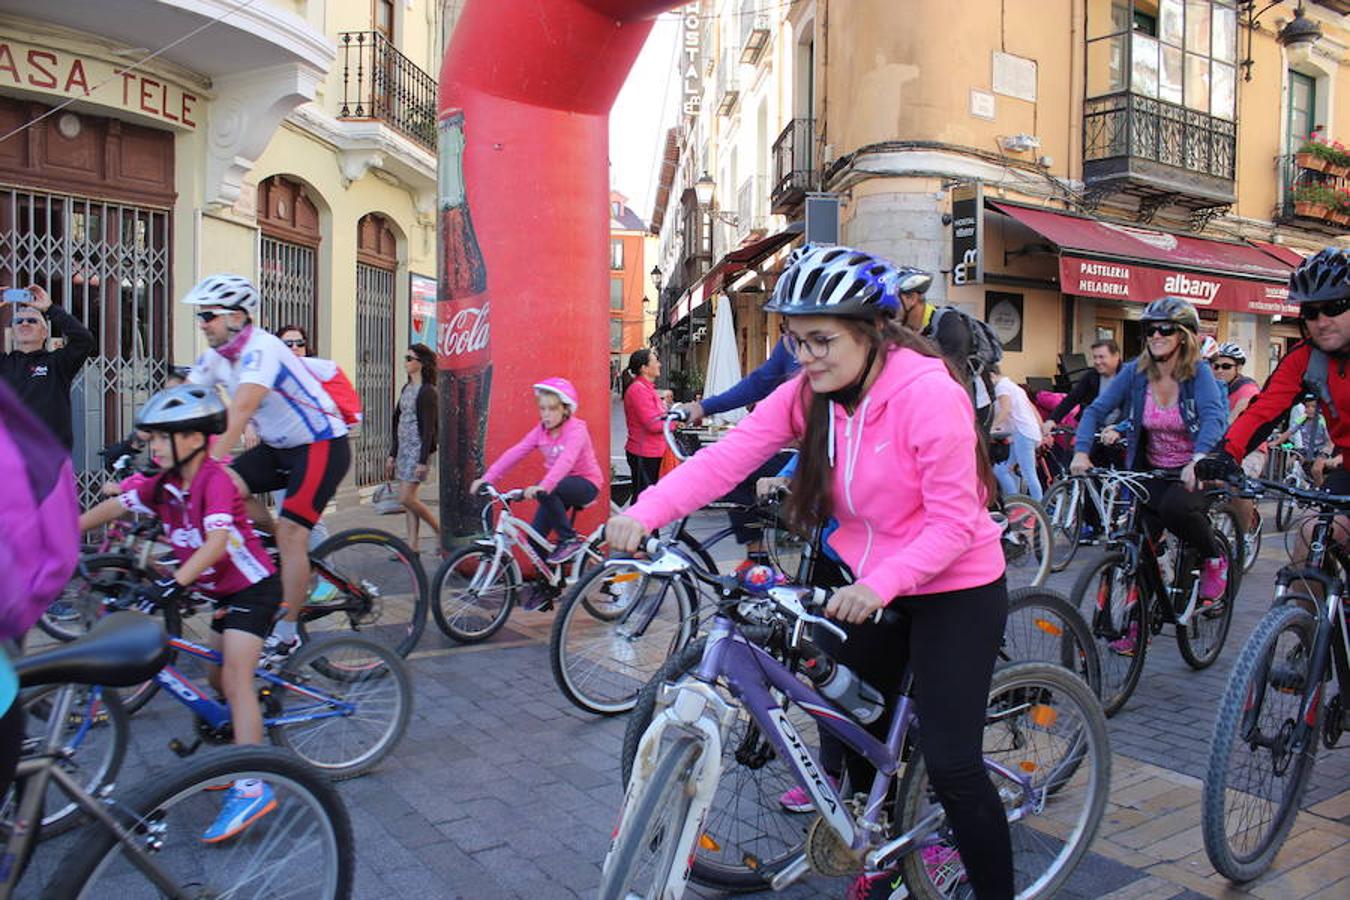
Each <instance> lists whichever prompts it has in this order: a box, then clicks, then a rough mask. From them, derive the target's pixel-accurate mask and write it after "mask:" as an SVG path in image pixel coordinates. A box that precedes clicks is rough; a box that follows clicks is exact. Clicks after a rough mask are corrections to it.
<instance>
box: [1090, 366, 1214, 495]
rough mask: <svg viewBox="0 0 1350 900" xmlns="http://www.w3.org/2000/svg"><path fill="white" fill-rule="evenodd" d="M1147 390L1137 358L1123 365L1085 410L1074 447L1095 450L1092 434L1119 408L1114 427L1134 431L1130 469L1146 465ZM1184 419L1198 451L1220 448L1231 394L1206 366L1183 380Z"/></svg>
mask: <svg viewBox="0 0 1350 900" xmlns="http://www.w3.org/2000/svg"><path fill="white" fill-rule="evenodd" d="M1147 390H1148V376H1147V375H1145V374H1144V373H1143V372H1141V371H1140V370H1139V366H1138V364H1137V360H1131V361H1129V362H1127V363H1125V364H1124V365H1122V366H1121V367H1120V372H1119V373H1118V374H1117V375H1116V377H1115V379H1113V380H1112V382H1111V384H1110V386H1109V387H1107V389H1106V390H1105V391H1104V392H1103V393H1102V394H1101V395H1100V396H1098V397H1097V399H1096V400H1094V401H1092V404H1091V405H1090V406H1088V408H1087V409H1085V410H1084V411H1083V415H1082V418H1081V420H1080V421H1079V423H1078V431H1077V432H1075V433H1074V447H1073V448H1074V450H1076V451H1078V452H1079V453H1087V452H1088V451H1089V450H1091V449H1092V440H1093V435H1095V434H1096V433H1097V431H1098V430H1099V429H1100V428H1101V422H1102V420H1103V419H1104V418H1105V417H1106V414H1107V413H1109V412H1111V411H1112V410H1115V409H1118V410H1120V413H1121V421H1119V422H1117V423H1116V424H1115V425H1114V426H1113V427H1114V428H1115V429H1116V430H1118V431H1127V432H1131V438H1130V444H1129V449H1128V451H1127V452H1126V455H1125V465H1126V467H1127V468H1130V469H1136V468H1143V467H1144V466H1140V465H1138V464H1137V462H1136V461H1137V460H1139V459H1142V457H1140V455H1139V453H1140V450H1141V448H1142V447H1143V446H1144V441H1145V440H1146V439H1145V437H1144V434H1143V432H1144V392H1145V391H1147ZM1180 402H1181V419H1182V421H1183V422H1185V423H1186V430H1188V431H1189V432H1190V433H1191V440H1192V441H1193V442H1194V443H1195V452H1196V453H1211V452H1213V451H1214V450H1216V449H1218V447H1219V442H1220V441H1222V440H1223V433H1224V430H1225V429H1226V428H1227V427H1228V393H1227V391H1226V389H1225V388H1224V386H1223V385H1221V384H1220V383H1219V379H1217V378H1215V377H1214V373H1213V372H1212V371H1211V370H1210V368H1209V366H1207V365H1203V364H1202V365H1197V366H1196V367H1195V377H1194V378H1192V379H1189V380H1187V381H1183V382H1181V399H1180Z"/></svg>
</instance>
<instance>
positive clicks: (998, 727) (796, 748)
mask: <svg viewBox="0 0 1350 900" xmlns="http://www.w3.org/2000/svg"><path fill="white" fill-rule="evenodd" d="M648 553H649V555H650V556H651V557H652V558H651V560H650V561H639V560H620V561H615V563H614V564H616V565H620V566H625V567H631V568H637V569H639V570H641V571H644V572H646V573H649V574H659V575H662V576H666V577H669V576H671V575H677V574H685V573H687V574H688V575H689V576H690V577H692V578H694V579H696V580H697V581H699V582H700V583H702V584H704V585H707V586H708V587H710V588H712V590H713V592H714V593H715V598H716V607H717V608H716V614H715V617H714V618H713V621H712V625H711V628H710V630H709V633H708V637H707V639H706V642H704V643H703V644H702V645H701V647H700V645H697V644H696V645H693V646H691V648H689V649H690V651H694V650H695V649H696V648H697V650H698V653H699V657H698V659H697V660H693V659H690V658H688V654H687V655H686V659H685V660H681V661H672V662H673V665H669V666H668V667H667V669H666V670H665V675H666V676H667V677H670V676H675V680H674V681H673V683H658V682H655V681H654V683H653V685H652V686H651V687H652V689H654V690H655V691H656V692H657V700H656V705H655V714H654V715H653V716H652V717H651V718H650V720H649V721H650V724H649V725H647V726H646V727H645V728H641V727H640V726H639V725H638V720H636V719H635V720H634V722H633V726H630V729H629V733H628V734H627V735H626V736H625V747H624V771H625V774H626V775H627V776H628V778H627V791H626V794H625V797H624V803H623V810H622V814H621V816H620V819H619V824H618V827H617V828H616V829H615V832H614V839H613V841H612V843H611V845H610V850H609V853H608V855H607V856H606V859H605V866H604V872H603V876H602V884H601V889H600V896H601V897H602V898H606V900H608V898H620V897H622V898H629V897H661V898H667V897H679V896H680V895H681V894H682V893H683V891H684V889H685V887H686V886H687V884H688V882H689V880H691V878H692V879H693V880H695V881H697V882H698V883H699V884H701V885H705V886H708V887H713V888H717V889H719V890H731V891H746V890H757V889H765V888H772V889H775V890H781V889H782V888H785V887H786V886H788V885H789V884H791V883H793V882H794V881H797V880H799V879H800V878H802V877H804V876H805V875H807V874H808V873H812V872H814V873H816V874H820V875H826V876H831V877H842V876H850V875H856V874H859V873H863V872H868V873H875V872H880V871H885V870H888V869H890V868H892V867H893V866H895V865H897V864H898V865H899V866H900V868H901V871H902V874H903V878H904V882H905V884H906V885H907V886H908V888H909V890H910V892H911V894H913V895H914V896H917V897H924V898H940V897H941V898H945V897H952V896H969V895H970V888H969V885H968V884H966V883H964V881H963V880H962V876H963V870H961V869H960V865H959V862H957V863H955V864H954V865H951V864H944V865H943V866H940V867H934V866H932V865H931V864H927V863H926V862H925V859H924V857H925V856H927V857H929V859H930V860H931V858H932V856H933V853H932V852H931V851H930V853H928V854H921V853H919V852H916V851H920V850H923V849H925V848H938V849H939V850H940V851H942V853H941V855H942V857H943V859H944V860H946V861H947V862H948V863H950V861H951V860H952V859H953V858H954V857H956V854H955V853H952V852H951V848H952V838H951V835H950V832H949V829H948V826H947V823H946V818H945V815H944V813H943V811H942V808H941V806H940V805H939V804H938V803H937V801H936V800H935V799H934V797H933V796H932V793H931V791H930V789H929V786H928V780H927V777H926V775H925V766H924V763H923V760H922V758H921V757H920V755H919V754H917V753H911V750H912V747H911V742H912V732H911V727H912V726H917V724H918V721H917V716H916V713H915V709H914V705H913V698H912V696H911V693H910V688H911V687H912V679H910V678H908V677H907V678H906V687H905V688H904V689H903V690H902V693H901V695H900V697H899V699H898V701H897V703H896V706H895V712H894V714H893V717H892V719H891V722H890V725H889V729H888V731H887V740H886V741H885V742H882V741H880V740H878V739H877V738H875V737H873V736H872V735H871V734H870V733H868V731H867V730H866V729H865V728H864V727H863V726H862V725H861V724H859V723H858V721H857V720H856V719H854V718H853V717H852V716H851V715H850V714H848V713H847V712H845V711H842V710H841V709H840V708H839V707H838V706H836V705H835V704H834V703H832V702H831V701H830V700H828V699H826V698H825V697H824V696H823V695H822V694H821V693H820V692H818V691H817V690H816V688H815V687H814V686H813V685H812V683H811V680H810V679H809V674H810V672H808V668H810V670H811V671H813V672H818V671H820V660H821V659H822V657H823V654H822V653H821V651H820V650H819V649H818V648H816V647H815V646H814V644H813V641H812V635H813V631H814V630H815V629H821V630H826V631H832V632H834V633H835V634H836V636H839V637H841V638H842V637H843V634H844V633H843V631H842V629H839V628H838V626H836V625H834V624H833V623H832V622H830V621H828V620H826V619H824V618H823V617H821V616H820V615H819V612H818V610H819V608H820V606H821V604H822V603H823V601H824V600H825V599H826V597H827V594H826V593H825V592H824V591H823V590H821V589H818V588H817V589H806V588H798V587H789V586H781V587H773V588H770V589H768V590H766V591H763V592H750V591H748V590H746V589H745V588H744V587H743V586H742V585H741V584H740V583H739V582H738V581H737V580H736V579H735V578H734V577H720V576H717V575H714V574H711V573H709V572H707V571H705V570H703V569H702V568H701V567H700V566H698V565H697V564H696V563H694V562H692V561H691V560H690V558H689V557H688V556H686V555H684V554H682V553H681V552H680V551H679V550H678V549H677V548H675V547H672V546H669V545H662V544H661V543H660V542H651V543H649V546H648ZM825 659H826V660H827V661H828V657H825ZM807 660H814V661H816V665H815V666H811V667H808V666H806V665H805V662H806V661H807ZM681 669H683V671H681ZM663 681H664V679H663ZM989 697H990V700H989V714H988V722H987V725H986V731H985V738H984V748H985V764H986V766H987V768H988V770H989V774H990V778H991V780H992V781H993V782H994V784H995V786H996V787H997V789H998V791H999V794H1000V796H1001V797H1002V798H1003V801H1004V804H1005V807H1006V809H1007V813H1008V821H1009V826H1010V828H1011V832H1012V840H1013V853H1014V865H1015V869H1016V887H1017V896H1018V897H1021V898H1031V897H1048V896H1052V895H1053V894H1054V893H1055V891H1056V890H1058V889H1059V888H1060V887H1061V886H1062V885H1063V884H1064V882H1065V881H1066V880H1067V879H1068V878H1069V876H1070V875H1071V874H1072V872H1073V870H1074V868H1075V866H1076V865H1077V864H1078V862H1079V861H1080V860H1081V859H1082V857H1083V855H1084V854H1085V853H1086V852H1087V850H1088V847H1089V845H1090V844H1091V842H1092V839H1093V836H1094V835H1095V834H1096V832H1097V828H1098V825H1099V824H1100V822H1101V818H1102V814H1103V811H1104V809H1105V805H1106V798H1107V792H1108V788H1109V784H1110V747H1109V745H1108V740H1107V733H1106V720H1105V717H1104V716H1103V715H1102V712H1101V707H1100V705H1099V704H1098V702H1097V700H1096V698H1095V697H1094V696H1093V694H1092V692H1091V690H1089V689H1088V687H1087V686H1086V685H1085V684H1084V683H1083V682H1082V681H1081V680H1080V679H1079V678H1077V677H1075V676H1074V675H1073V674H1071V673H1070V672H1068V671H1067V670H1065V669H1063V668H1061V667H1059V666H1055V665H1048V664H1042V663H1014V664H1012V665H1009V666H1006V667H1004V668H1001V669H999V670H998V671H997V672H996V673H995V675H994V680H993V684H992V686H991V688H990V695H989ZM819 729H825V730H828V731H830V732H831V733H832V734H833V735H834V736H835V737H836V738H838V739H839V740H840V741H842V742H843V743H844V744H845V745H846V746H848V747H850V748H852V749H853V750H854V751H855V752H856V753H858V754H860V755H861V756H863V757H865V758H866V759H867V760H868V761H869V762H871V763H872V764H873V765H874V766H875V767H876V769H877V776H876V778H875V779H874V781H873V783H872V785H871V787H870V790H869V791H868V792H866V793H859V794H856V795H855V794H853V793H852V792H851V791H849V790H846V789H845V790H842V791H841V790H840V789H839V788H837V787H836V786H835V785H834V784H833V783H832V782H831V781H830V780H829V779H827V778H825V777H824V776H823V774H822V770H821V768H820V765H819V762H818V761H817V759H816V756H815V753H814V751H813V749H812V748H813V747H816V746H818V745H819V744H818V735H819ZM724 767H725V769H726V770H727V771H728V772H729V773H732V774H734V775H735V776H736V778H737V782H736V783H735V784H734V785H732V786H731V787H730V788H729V789H727V790H721V789H720V788H719V782H720V780H721V775H722V773H723V769H724ZM897 778H898V779H899V786H898V788H897V789H896V790H895V792H894V795H893V799H892V785H893V783H894V782H895V781H896V779H897ZM794 785H796V786H798V787H800V788H802V789H803V790H804V791H805V793H806V796H808V797H809V798H810V801H811V804H812V805H813V806H814V808H815V810H816V812H817V815H816V816H815V818H814V819H813V820H809V827H807V828H803V823H804V821H807V820H804V819H803V817H802V815H801V814H800V813H793V812H789V811H787V810H786V809H784V808H783V807H782V806H781V805H780V803H779V797H780V795H781V792H782V791H783V790H784V789H785V788H788V787H792V786H794Z"/></svg>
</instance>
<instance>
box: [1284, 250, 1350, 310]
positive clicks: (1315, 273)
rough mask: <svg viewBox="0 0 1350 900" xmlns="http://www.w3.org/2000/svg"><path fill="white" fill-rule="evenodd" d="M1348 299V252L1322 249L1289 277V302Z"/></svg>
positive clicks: (1349, 258) (1349, 274) (1349, 268)
mask: <svg viewBox="0 0 1350 900" xmlns="http://www.w3.org/2000/svg"><path fill="white" fill-rule="evenodd" d="M1347 297H1350V250H1345V249H1343V248H1340V247H1325V248H1323V249H1322V250H1319V251H1318V252H1317V253H1316V254H1315V255H1313V256H1310V257H1308V258H1307V259H1305V260H1304V261H1303V262H1301V263H1299V266H1298V268H1297V269H1295V270H1294V274H1293V275H1290V276H1289V301H1290V302H1291V303H1322V302H1324V301H1327V300H1344V299H1345V298H1347Z"/></svg>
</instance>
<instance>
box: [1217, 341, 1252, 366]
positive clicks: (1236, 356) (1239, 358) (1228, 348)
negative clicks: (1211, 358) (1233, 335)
mask: <svg viewBox="0 0 1350 900" xmlns="http://www.w3.org/2000/svg"><path fill="white" fill-rule="evenodd" d="M1214 355H1215V356H1226V357H1228V358H1229V359H1231V360H1232V361H1233V362H1235V363H1237V364H1238V365H1240V366H1241V365H1244V364H1246V362H1247V354H1245V353H1243V352H1242V348H1241V347H1239V346H1238V345H1237V344H1235V343H1233V342H1232V341H1228V342H1227V343H1225V344H1220V345H1219V349H1218V350H1217V351H1216V352H1215V354H1214Z"/></svg>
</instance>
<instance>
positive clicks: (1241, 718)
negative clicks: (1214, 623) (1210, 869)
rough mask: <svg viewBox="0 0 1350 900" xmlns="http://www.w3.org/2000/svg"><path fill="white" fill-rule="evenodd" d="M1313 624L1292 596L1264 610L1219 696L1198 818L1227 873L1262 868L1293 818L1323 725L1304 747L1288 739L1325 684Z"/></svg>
mask: <svg viewBox="0 0 1350 900" xmlns="http://www.w3.org/2000/svg"><path fill="white" fill-rule="evenodd" d="M1316 628H1317V625H1316V622H1315V621H1314V619H1313V617H1312V616H1311V615H1310V614H1309V613H1308V612H1307V611H1305V610H1303V609H1301V608H1299V606H1298V605H1297V604H1296V603H1294V602H1286V604H1285V605H1282V606H1276V607H1274V608H1273V609H1271V610H1270V611H1269V612H1267V613H1266V614H1265V616H1263V617H1262V619H1261V621H1260V622H1258V623H1257V625H1256V629H1255V630H1254V631H1253V632H1252V635H1251V637H1250V638H1248V639H1247V643H1246V644H1245V645H1244V646H1243V648H1242V652H1241V653H1239V654H1238V659H1237V663H1236V664H1235V665H1234V666H1233V672H1232V674H1231V675H1230V676H1229V679H1228V685H1227V687H1226V688H1225V689H1224V693H1223V699H1222V700H1220V701H1219V715H1218V718H1217V719H1216V720H1215V722H1214V737H1213V739H1212V740H1211V742H1210V755H1209V766H1208V768H1207V769H1206V772H1205V791H1204V795H1203V802H1202V804H1201V825H1202V828H1203V832H1204V838H1205V853H1206V855H1207V856H1209V861H1210V862H1211V863H1213V865H1214V868H1215V869H1216V870H1218V871H1219V873H1220V874H1222V875H1223V876H1224V877H1225V878H1228V879H1230V880H1232V881H1236V882H1243V881H1250V880H1251V879H1253V878H1256V877H1257V876H1259V875H1260V874H1261V873H1263V872H1265V871H1266V869H1268V868H1269V867H1270V864H1271V862H1272V861H1273V860H1274V858H1275V855H1276V854H1277V853H1278V852H1279V850H1280V847H1281V846H1283V844H1284V840H1285V838H1286V837H1287V836H1288V834H1289V830H1290V829H1291V828H1292V827H1293V825H1294V821H1295V819H1297V818H1298V809H1299V803H1300V801H1301V800H1302V798H1303V793H1304V791H1306V790H1307V787H1308V778H1309V777H1310V776H1311V775H1312V769H1313V763H1314V762H1315V761H1316V755H1317V738H1318V731H1319V730H1320V729H1319V728H1318V727H1317V725H1314V727H1313V728H1312V729H1311V733H1310V734H1308V736H1307V739H1306V741H1305V742H1304V745H1303V746H1302V747H1301V748H1299V747H1295V746H1294V745H1293V739H1294V735H1295V733H1296V732H1297V731H1298V730H1299V723H1300V720H1301V718H1302V716H1301V709H1302V706H1303V703H1304V700H1305V698H1306V695H1307V692H1308V690H1310V689H1311V690H1313V691H1319V692H1320V691H1321V690H1322V684H1321V681H1320V678H1314V677H1312V676H1313V674H1314V673H1311V672H1309V662H1310V660H1311V658H1312V646H1313V638H1314V633H1315V631H1316ZM1300 682H1301V684H1300ZM1317 706H1318V708H1319V709H1320V706H1321V704H1317ZM1318 719H1319V724H1320V715H1319V716H1318Z"/></svg>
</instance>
